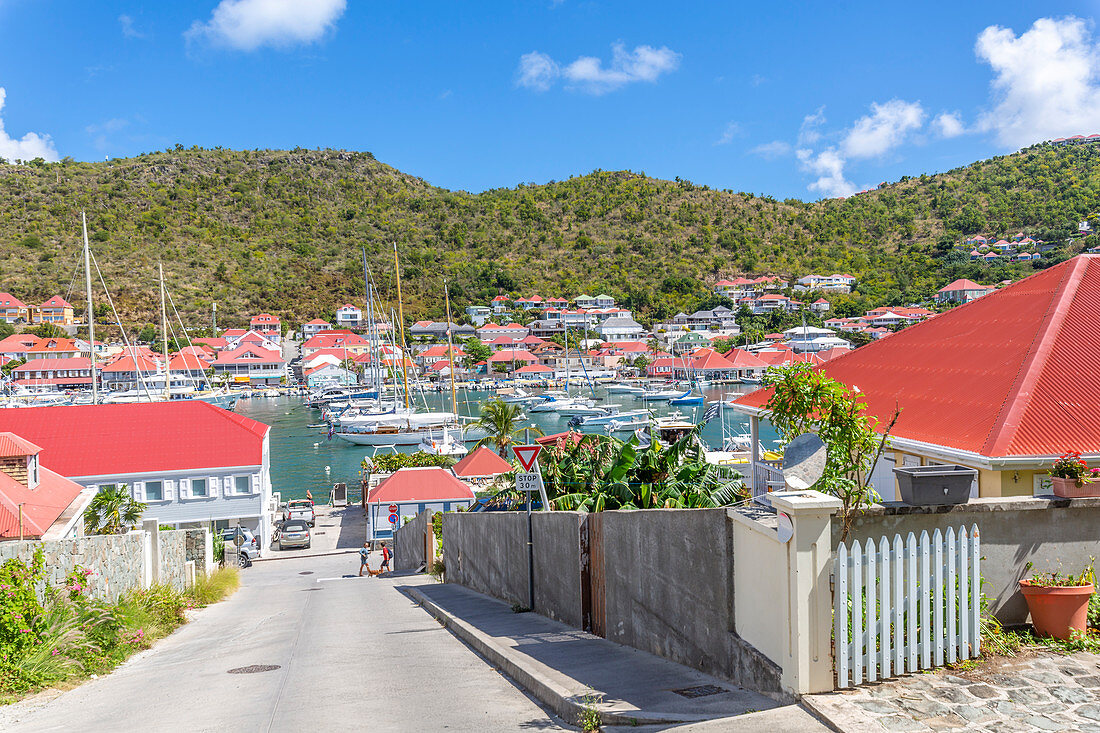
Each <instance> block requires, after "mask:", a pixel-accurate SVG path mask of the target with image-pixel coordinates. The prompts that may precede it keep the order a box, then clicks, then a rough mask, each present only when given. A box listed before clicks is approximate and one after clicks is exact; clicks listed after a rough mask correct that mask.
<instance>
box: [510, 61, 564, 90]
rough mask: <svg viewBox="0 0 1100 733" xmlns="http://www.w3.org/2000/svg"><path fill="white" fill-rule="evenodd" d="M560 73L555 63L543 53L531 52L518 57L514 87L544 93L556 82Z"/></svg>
mask: <svg viewBox="0 0 1100 733" xmlns="http://www.w3.org/2000/svg"><path fill="white" fill-rule="evenodd" d="M560 73H561V71H560V70H559V69H558V65H557V63H555V62H554V59H552V58H550V57H549V56H547V55H546V54H544V53H539V52H538V51H532V52H531V53H525V54H523V55H522V56H520V57H519V68H518V69H517V70H516V85H517V86H521V87H527V88H528V89H534V90H535V91H539V92H545V91H546V90H547V89H549V88H550V86H551V85H552V84H553V83H554V82H555V81H557V78H558V75H559V74H560Z"/></svg>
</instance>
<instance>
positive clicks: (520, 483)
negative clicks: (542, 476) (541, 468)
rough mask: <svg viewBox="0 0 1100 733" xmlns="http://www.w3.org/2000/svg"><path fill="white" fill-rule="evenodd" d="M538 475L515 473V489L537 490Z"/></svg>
mask: <svg viewBox="0 0 1100 733" xmlns="http://www.w3.org/2000/svg"><path fill="white" fill-rule="evenodd" d="M538 490H539V475H538V474H537V473H534V472H531V473H517V474H516V491H538Z"/></svg>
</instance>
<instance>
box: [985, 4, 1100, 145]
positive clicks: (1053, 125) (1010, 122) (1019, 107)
mask: <svg viewBox="0 0 1100 733" xmlns="http://www.w3.org/2000/svg"><path fill="white" fill-rule="evenodd" d="M974 52H975V53H976V54H977V56H978V58H979V59H980V60H982V61H984V62H986V63H988V64H989V65H990V67H992V69H993V72H994V78H993V81H992V84H991V86H992V88H993V96H994V100H995V102H996V106H995V107H994V108H993V109H992V110H990V111H988V112H986V113H985V114H983V115H982V116H981V118H980V119H979V120H978V127H979V129H981V130H984V131H992V132H994V133H995V134H996V136H997V140H998V141H999V142H1000V143H1002V144H1003V145H1007V146H1011V147H1024V146H1027V145H1031V144H1032V143H1036V142H1039V141H1042V140H1048V139H1050V138H1055V137H1066V136H1069V135H1075V134H1084V135H1088V134H1090V133H1093V132H1100V85H1098V78H1100V49H1098V47H1097V45H1096V44H1095V43H1094V42H1093V38H1092V33H1091V24H1089V23H1087V22H1086V21H1084V20H1082V19H1080V18H1075V17H1072V16H1071V17H1067V18H1061V19H1057V18H1040V19H1039V20H1037V21H1035V23H1033V24H1032V26H1031V28H1030V29H1028V30H1027V31H1026V32H1024V33H1022V34H1020V35H1019V36H1016V34H1015V33H1014V32H1013V31H1012V30H1011V29H1008V28H1001V27H1000V26H989V27H988V28H986V29H985V30H984V31H982V32H981V33H980V34H979V35H978V41H977V43H976V44H975V47H974Z"/></svg>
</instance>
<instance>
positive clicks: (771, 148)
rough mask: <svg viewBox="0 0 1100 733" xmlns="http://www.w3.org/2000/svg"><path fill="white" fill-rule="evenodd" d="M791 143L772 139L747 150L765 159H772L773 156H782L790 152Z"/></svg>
mask: <svg viewBox="0 0 1100 733" xmlns="http://www.w3.org/2000/svg"><path fill="white" fill-rule="evenodd" d="M791 150H792V148H791V144H790V143H788V142H784V141H783V140H772V141H771V142H770V143H762V144H760V145H757V146H756V147H755V148H752V149H750V150H749V152H750V153H753V154H754V155H759V156H760V157H761V158H764V159H765V160H772V159H774V158H782V157H783V156H784V155H790V154H791Z"/></svg>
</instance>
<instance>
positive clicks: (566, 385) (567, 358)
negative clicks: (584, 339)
mask: <svg viewBox="0 0 1100 733" xmlns="http://www.w3.org/2000/svg"><path fill="white" fill-rule="evenodd" d="M566 310H568V308H567V309H566ZM561 322H562V325H563V326H565V396H566V397H568V396H569V321H568V320H566V319H565V318H562V321H561Z"/></svg>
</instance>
